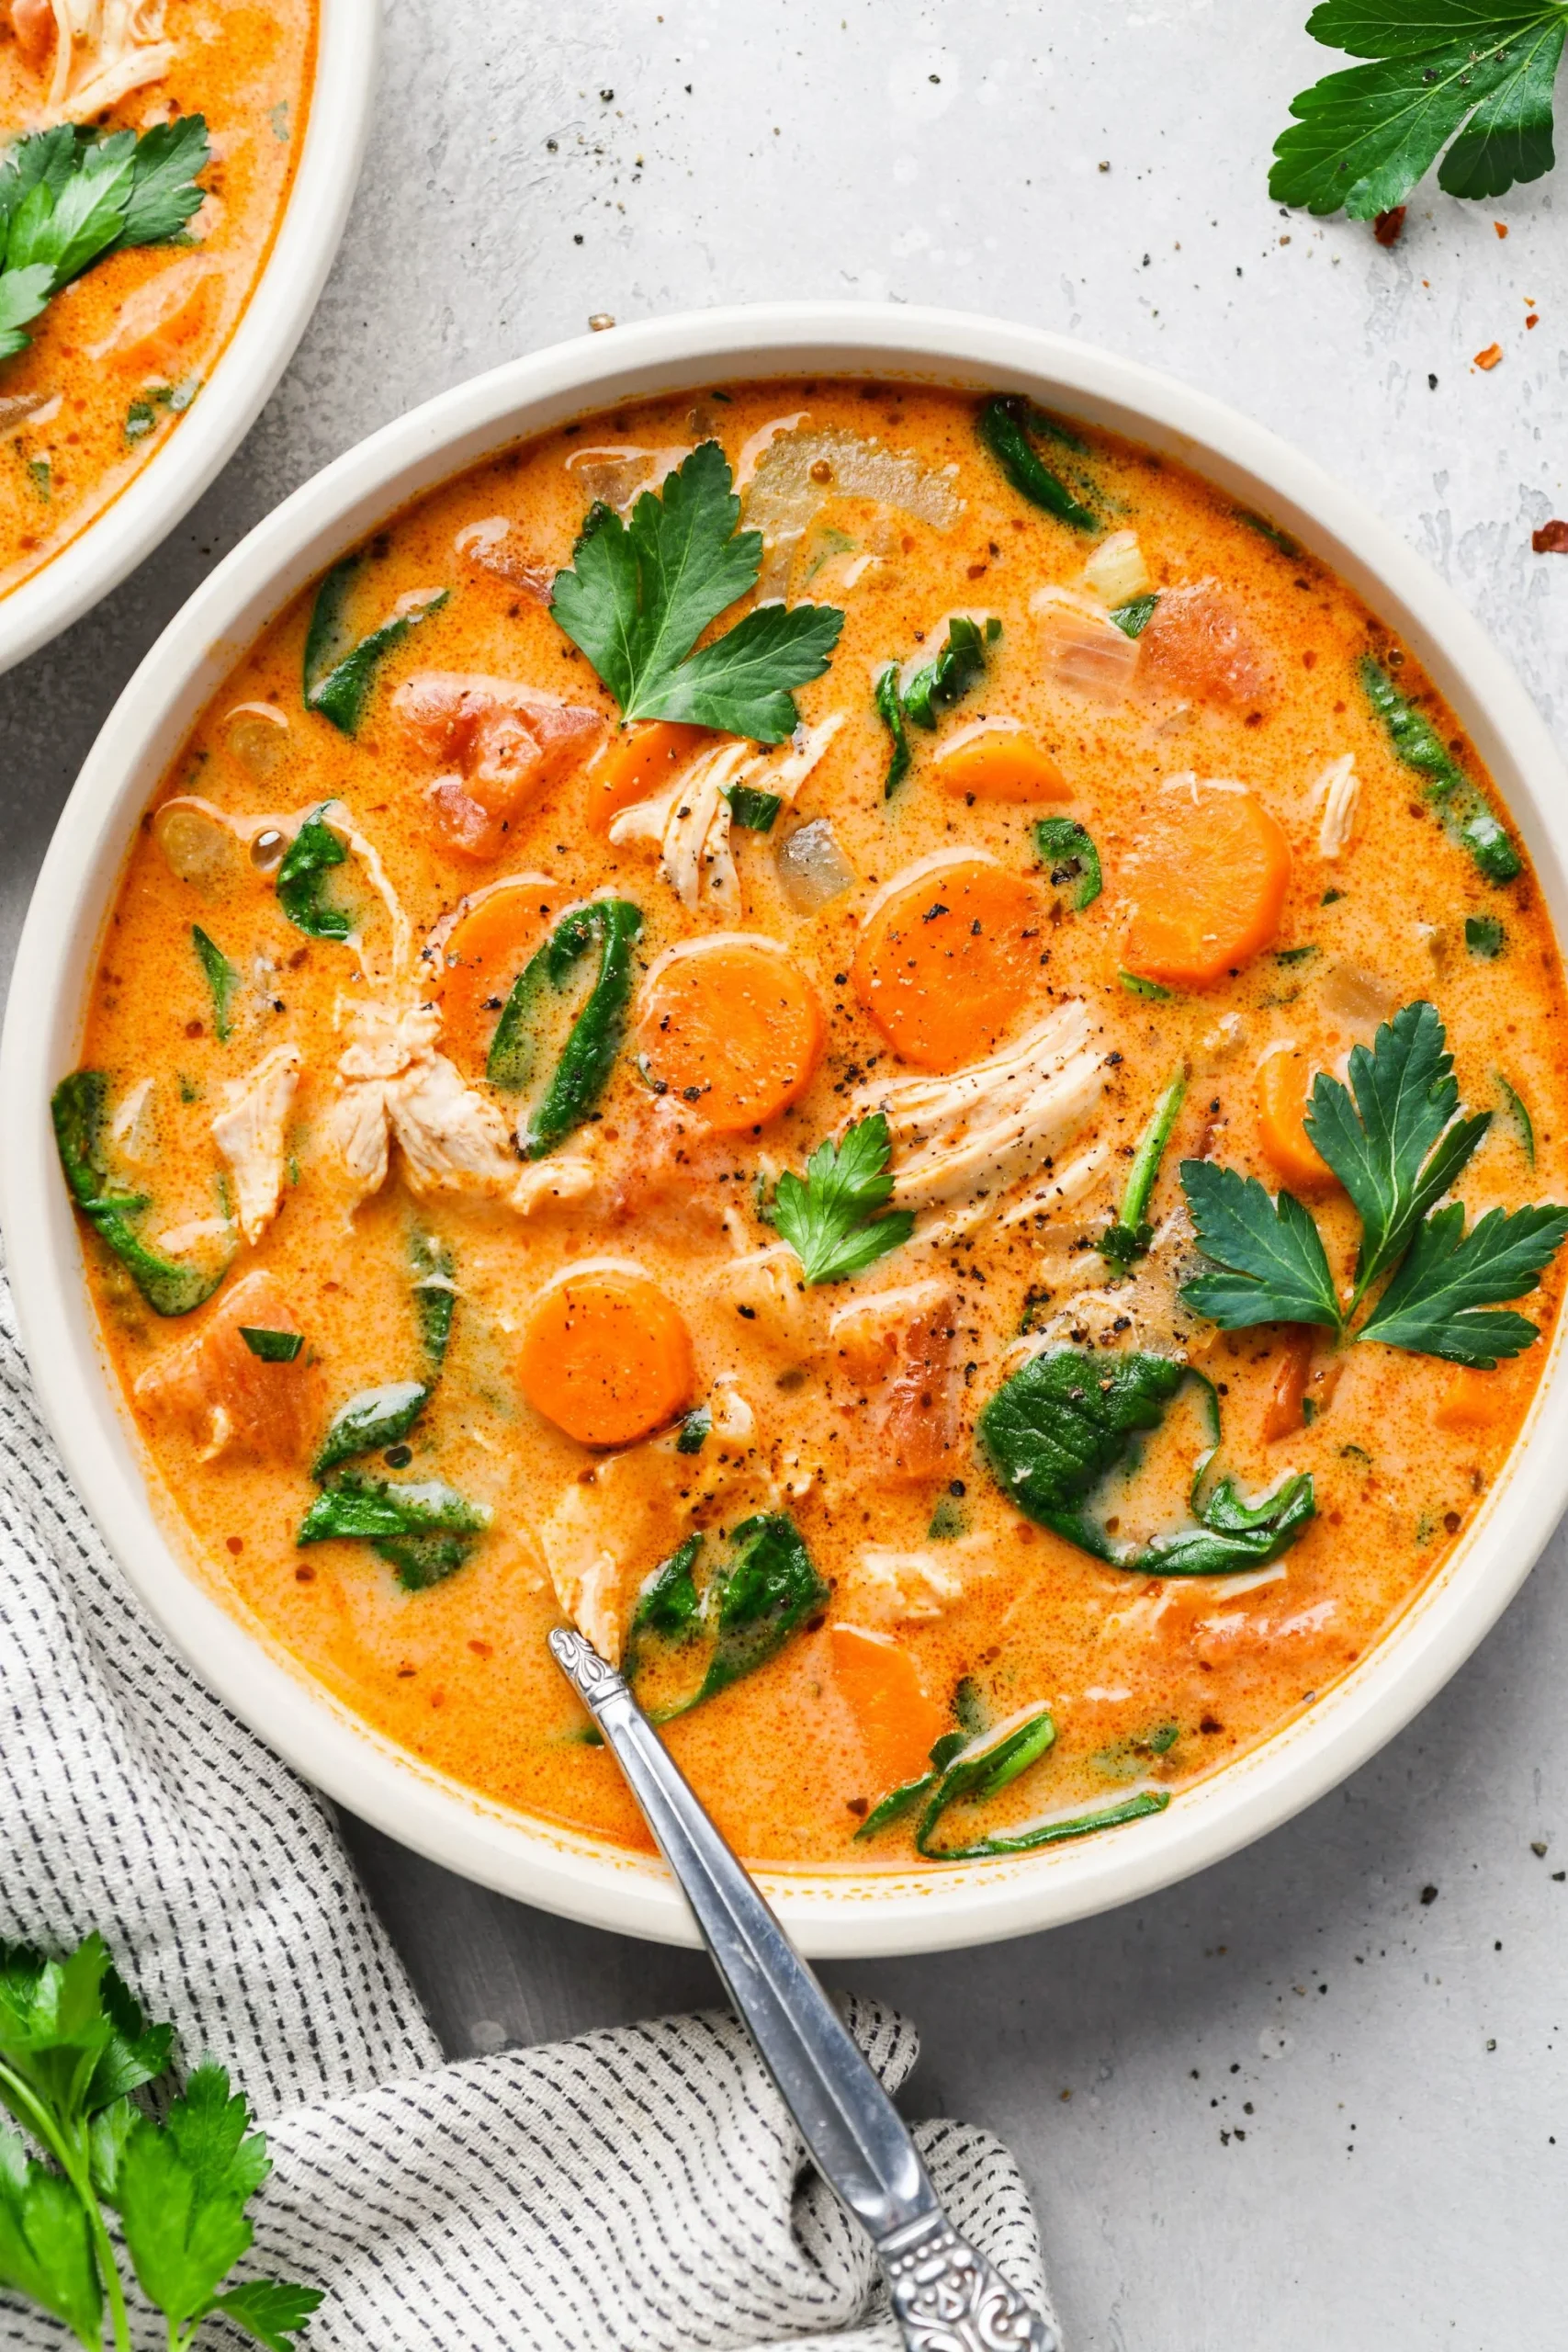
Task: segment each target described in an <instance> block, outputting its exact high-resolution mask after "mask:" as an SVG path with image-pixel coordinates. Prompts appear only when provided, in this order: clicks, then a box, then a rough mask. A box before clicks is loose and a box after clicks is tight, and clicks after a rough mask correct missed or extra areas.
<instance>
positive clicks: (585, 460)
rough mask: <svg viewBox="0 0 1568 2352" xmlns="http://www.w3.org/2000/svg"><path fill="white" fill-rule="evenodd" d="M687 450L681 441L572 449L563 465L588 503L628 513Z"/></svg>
mask: <svg viewBox="0 0 1568 2352" xmlns="http://www.w3.org/2000/svg"><path fill="white" fill-rule="evenodd" d="M691 454H692V453H691V450H690V449H689V448H688V447H686V446H685V444H684V443H683V442H677V443H676V444H675V445H674V446H673V447H670V448H665V449H637V448H602V449H574V450H573V451H572V453H571V455H570V458H568V459H567V461H566V469H567V471H568V473H569V474H572V475H574V476H575V477H576V479H577V480H578V481H579V482H581V486H582V489H583V491H584V492H585V493H586V495H587V497H588V499H589V501H590V503H594V504H600V505H604V506H613V507H614V508H615V512H616V513H617V514H618V515H629V514H630V512H631V510H632V508H633V507H634V506H635V505H636V504H637V500H638V499H639V498H640V497H641V496H642V494H643V492H644V491H645V490H651V491H653V492H655V493H656V494H657V492H660V490H662V488H663V486H664V482H665V481H666V478H667V477H668V476H669V475H671V474H672V473H673V472H674V471H675V470H676V469H677V467H679V466H681V465H682V464H684V462H685V460H686V459H687V458H689V457H690V456H691Z"/></svg>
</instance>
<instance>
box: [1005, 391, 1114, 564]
mask: <svg viewBox="0 0 1568 2352" xmlns="http://www.w3.org/2000/svg"><path fill="white" fill-rule="evenodd" d="M976 432H977V433H978V434H979V436H980V439H981V440H982V442H983V443H984V444H985V446H986V447H987V449H988V450H989V451H990V453H991V455H992V457H993V458H995V459H996V461H997V463H998V466H999V467H1000V468H1001V469H1002V471H1003V473H1004V474H1005V475H1006V476H1007V479H1008V481H1010V483H1011V484H1012V486H1013V488H1014V490H1016V491H1017V492H1019V494H1020V496H1021V497H1022V498H1027V499H1028V500H1029V502H1030V503H1031V505H1032V506H1039V507H1043V509H1044V511H1045V513H1046V514H1047V515H1055V518H1056V520H1057V522H1058V523H1066V524H1067V525H1068V526H1070V527H1071V528H1072V529H1073V530H1075V531H1098V530H1100V529H1102V528H1103V527H1104V526H1103V525H1102V523H1101V520H1100V516H1099V515H1097V514H1096V513H1095V512H1094V509H1093V508H1092V507H1090V506H1086V505H1085V504H1084V503H1082V501H1081V500H1080V499H1078V498H1075V496H1074V495H1073V492H1071V491H1070V490H1069V489H1068V488H1067V485H1066V482H1065V481H1062V479H1061V477H1060V476H1059V475H1057V474H1054V473H1053V472H1052V471H1051V469H1050V467H1049V466H1048V465H1046V463H1045V461H1044V459H1043V458H1042V457H1041V455H1040V452H1039V451H1038V449H1036V447H1035V446H1034V441H1033V439H1032V437H1031V436H1032V435H1039V436H1044V437H1047V438H1050V439H1054V440H1058V441H1062V442H1063V443H1064V444H1065V446H1066V447H1068V448H1075V449H1082V448H1083V447H1084V445H1083V443H1082V442H1081V441H1078V440H1076V439H1074V437H1073V436H1072V435H1069V434H1065V433H1064V432H1063V430H1062V428H1061V427H1060V426H1059V425H1057V424H1055V420H1054V419H1053V418H1050V417H1047V416H1046V415H1045V413H1044V412H1043V410H1041V409H1038V408H1036V407H1035V405H1034V403H1033V401H1028V400H1025V399H1023V398H1022V397H1021V395H1020V394H1018V393H1013V392H1007V393H998V394H997V395H996V396H995V397H994V398H992V399H990V400H988V401H986V403H985V405H984V406H983V407H982V409H981V411H980V413H979V416H978V418H977V419H976Z"/></svg>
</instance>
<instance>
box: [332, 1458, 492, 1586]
mask: <svg viewBox="0 0 1568 2352" xmlns="http://www.w3.org/2000/svg"><path fill="white" fill-rule="evenodd" d="M491 1516H492V1514H491V1509H490V1506H489V1504H488V1503H478V1502H472V1501H470V1500H469V1498H468V1496H466V1495H460V1494H459V1493H458V1492H457V1488H456V1487H448V1486H447V1485H446V1484H445V1482H444V1481H443V1480H441V1479H439V1478H421V1479H402V1480H394V1479H391V1478H367V1477H366V1476H364V1475H363V1473H362V1472H359V1471H356V1470H345V1471H344V1474H343V1476H341V1477H340V1478H338V1479H336V1480H334V1482H333V1485H332V1486H330V1487H325V1488H324V1489H323V1490H322V1492H321V1494H319V1495H318V1496H317V1497H316V1499H315V1501H314V1502H313V1503H312V1504H311V1505H310V1510H308V1511H307V1512H306V1514H305V1516H304V1518H303V1520H302V1521H300V1523H299V1532H297V1534H296V1535H295V1538H294V1541H295V1542H296V1544H325V1543H330V1542H332V1541H333V1540H334V1539H336V1538H338V1537H343V1536H349V1537H359V1538H361V1539H363V1540H364V1541H365V1542H367V1543H368V1544H369V1545H370V1548H371V1550H372V1551H373V1552H377V1553H378V1554H379V1555H380V1556H381V1558H382V1559H384V1560H387V1561H389V1563H390V1564H391V1566H393V1567H395V1568H396V1569H397V1571H398V1581H399V1583H400V1584H401V1585H402V1587H403V1589H405V1591H409V1592H418V1591H422V1590H423V1589H424V1588H425V1587H426V1586H429V1585H432V1584H437V1583H439V1582H440V1580H441V1579H442V1577H448V1576H450V1575H451V1574H452V1572H453V1570H454V1569H455V1568H460V1567H461V1566H462V1565H463V1563H464V1561H465V1560H466V1559H467V1558H468V1555H469V1553H470V1552H471V1551H472V1550H473V1538H474V1537H475V1536H476V1535H479V1534H481V1533H482V1532H483V1531H484V1530H485V1529H486V1528H487V1527H488V1526H489V1525H490V1522H491Z"/></svg>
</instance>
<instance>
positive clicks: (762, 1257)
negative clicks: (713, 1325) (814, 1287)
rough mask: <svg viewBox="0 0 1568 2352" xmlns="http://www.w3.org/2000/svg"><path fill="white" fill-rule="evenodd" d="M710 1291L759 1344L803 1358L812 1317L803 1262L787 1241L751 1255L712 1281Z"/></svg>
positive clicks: (731, 1264) (732, 1263)
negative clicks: (802, 1266)
mask: <svg viewBox="0 0 1568 2352" xmlns="http://www.w3.org/2000/svg"><path fill="white" fill-rule="evenodd" d="M707 1289H708V1291H709V1293H710V1295H712V1296H713V1297H715V1298H716V1299H717V1300H718V1301H719V1302H720V1303H721V1305H723V1306H728V1307H729V1308H730V1309H731V1310H732V1311H733V1312H734V1313H735V1314H736V1315H738V1316H739V1317H742V1319H743V1320H744V1322H745V1324H746V1327H747V1329H748V1330H750V1332H751V1333H752V1334H753V1335H754V1336H755V1337H757V1338H758V1339H761V1340H765V1341H767V1342H769V1343H770V1344H771V1345H772V1346H773V1347H775V1348H778V1349H781V1350H783V1351H784V1352H785V1353H788V1354H799V1353H801V1352H802V1351H804V1350H805V1349H806V1347H807V1344H808V1342H809V1340H810V1336H811V1325H812V1316H811V1312H810V1309H809V1307H808V1306H807V1300H806V1296H805V1284H804V1283H802V1281H801V1278H800V1261H799V1259H798V1258H797V1257H796V1256H795V1251H794V1250H792V1249H791V1248H790V1246H789V1244H788V1242H787V1241H775V1242H772V1243H770V1244H769V1246H768V1247H767V1248H766V1249H765V1250H747V1251H746V1252H745V1253H744V1254H743V1255H742V1256H740V1257H738V1258H732V1259H731V1260H730V1261H729V1263H728V1265H726V1266H722V1267H721V1268H720V1269H719V1270H718V1272H716V1273H715V1274H712V1275H710V1276H709V1278H708V1282H707Z"/></svg>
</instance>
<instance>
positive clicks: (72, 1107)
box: [50, 1069, 231, 1315]
mask: <svg viewBox="0 0 1568 2352" xmlns="http://www.w3.org/2000/svg"><path fill="white" fill-rule="evenodd" d="M108 1083H109V1082H108V1079H107V1076H106V1075H105V1073H104V1072H103V1071H102V1070H101V1069H79V1070H74V1071H73V1073H72V1074H71V1076H70V1077H69V1078H62V1080H61V1081H60V1084H59V1085H58V1086H57V1087H56V1088H55V1090H54V1093H53V1095H52V1096H51V1101H50V1112H51V1117H52V1119H53V1122H54V1140H55V1145H56V1148H57V1149H58V1150H59V1153H60V1165H61V1168H62V1170H63V1171H64V1176H65V1182H66V1183H67V1184H68V1185H69V1187H70V1190H71V1196H72V1198H73V1201H74V1202H75V1204H76V1206H77V1208H78V1209H79V1210H80V1211H81V1213H82V1215H83V1216H85V1218H86V1219H87V1222H88V1223H89V1225H91V1226H92V1227H93V1228H94V1230H95V1232H96V1234H97V1236H98V1238H99V1240H100V1241H102V1242H103V1243H104V1244H105V1245H106V1247H107V1249H109V1250H112V1251H113V1253H114V1255H115V1256H116V1257H117V1258H118V1260H119V1261H120V1263H121V1265H122V1266H124V1268H125V1270H126V1272H127V1273H129V1275H130V1279H131V1281H132V1282H133V1283H135V1284H136V1287H137V1289H138V1290H139V1291H140V1292H141V1295H142V1297H143V1298H144V1299H145V1300H146V1302H147V1304H148V1306H150V1307H151V1308H152V1312H153V1314H154V1315H188V1314H190V1313H191V1311H192V1309H193V1308H195V1307H197V1306H202V1305H203V1304H204V1302H205V1301H206V1300H208V1299H209V1298H210V1297H211V1296H212V1294H213V1292H214V1291H215V1290H216V1289H217V1288H218V1285H219V1283H220V1282H221V1281H222V1280H223V1277H224V1275H225V1274H226V1273H227V1272H228V1271H229V1267H230V1264H231V1260H229V1259H225V1260H224V1261H223V1263H222V1265H220V1267H218V1268H217V1270H216V1271H215V1272H205V1273H204V1272H202V1271H201V1270H200V1268H198V1267H196V1266H182V1265H179V1264H177V1263H176V1262H175V1261H174V1260H172V1259H169V1258H161V1257H160V1256H159V1255H158V1253H157V1251H156V1250H150V1249H149V1248H148V1247H147V1244H146V1243H145V1242H144V1241H143V1240H142V1239H141V1238H140V1236H139V1235H138V1234H137V1232H136V1230H135V1227H134V1225H133V1223H132V1220H133V1219H134V1218H137V1217H140V1216H142V1215H143V1213H144V1212H145V1211H146V1210H147V1209H148V1208H149V1207H150V1206H151V1203H150V1201H149V1200H148V1197H147V1195H146V1194H145V1193H118V1192H115V1191H113V1190H111V1189H110V1186H111V1179H110V1176H109V1172H108V1165H107V1160H106V1159H105V1157H104V1148H103V1130H104V1115H105V1113H106V1111H107V1105H108Z"/></svg>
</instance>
